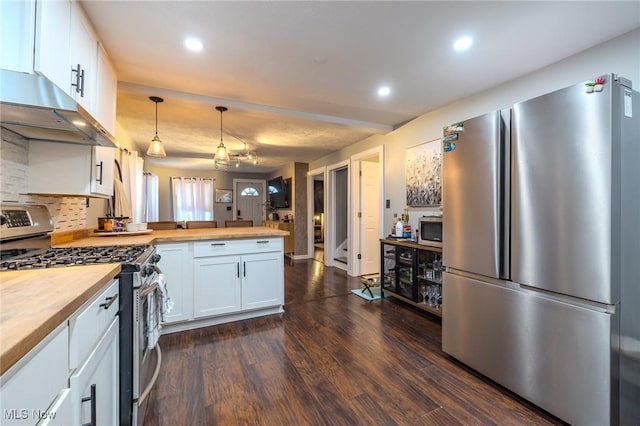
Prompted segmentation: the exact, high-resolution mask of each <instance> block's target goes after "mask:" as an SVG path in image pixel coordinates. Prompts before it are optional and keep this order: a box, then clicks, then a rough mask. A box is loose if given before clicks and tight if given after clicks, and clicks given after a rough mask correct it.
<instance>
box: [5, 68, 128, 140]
mask: <svg viewBox="0 0 640 426" xmlns="http://www.w3.org/2000/svg"><path fill="white" fill-rule="evenodd" d="M0 126H1V127H2V131H3V132H5V131H9V132H13V133H15V134H18V135H20V136H22V137H24V138H26V139H29V140H35V141H48V142H66V143H76V144H83V145H102V146H109V147H115V146H116V143H115V138H114V137H113V136H112V135H111V134H110V133H109V132H107V131H106V130H105V129H104V127H102V126H101V125H100V123H98V121H97V120H96V119H95V118H93V117H92V116H91V115H90V114H89V113H88V112H87V111H85V109H84V108H82V107H81V106H80V105H79V104H78V103H77V102H76V101H75V100H74V99H72V98H71V97H70V96H69V95H67V94H66V93H65V92H64V91H62V90H61V89H60V88H59V87H57V86H56V85H55V84H53V83H52V82H50V81H49V80H47V79H46V78H45V77H43V76H41V75H37V74H27V73H22V72H16V71H8V70H0Z"/></svg>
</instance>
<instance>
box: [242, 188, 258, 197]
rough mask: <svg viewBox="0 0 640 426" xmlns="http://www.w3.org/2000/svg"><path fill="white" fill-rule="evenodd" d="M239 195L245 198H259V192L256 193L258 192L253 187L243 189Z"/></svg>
mask: <svg viewBox="0 0 640 426" xmlns="http://www.w3.org/2000/svg"><path fill="white" fill-rule="evenodd" d="M240 195H242V196H245V197H259V196H260V192H258V190H257V189H255V188H254V187H251V186H247V187H246V188H245V189H243V190H242V192H241V193H240Z"/></svg>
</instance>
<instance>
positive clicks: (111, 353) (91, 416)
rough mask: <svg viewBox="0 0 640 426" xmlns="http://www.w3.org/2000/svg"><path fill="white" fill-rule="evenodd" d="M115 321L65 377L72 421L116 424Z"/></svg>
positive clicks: (81, 423) (116, 330)
mask: <svg viewBox="0 0 640 426" xmlns="http://www.w3.org/2000/svg"><path fill="white" fill-rule="evenodd" d="M118 324H119V321H118V318H117V317H115V318H114V320H113V322H112V323H111V325H110V326H109V328H108V329H107V332H106V333H105V335H104V336H103V337H102V339H101V340H100V342H99V343H98V346H96V348H95V349H94V351H93V352H91V354H90V355H89V358H87V360H86V362H85V363H84V364H83V365H82V367H81V368H80V369H78V370H76V372H75V373H74V374H73V375H72V376H71V378H70V379H69V383H70V385H71V399H72V406H73V422H72V424H75V425H83V424H92V425H115V424H118V419H119V416H118V400H119V397H118V389H119V381H118V365H119V354H118Z"/></svg>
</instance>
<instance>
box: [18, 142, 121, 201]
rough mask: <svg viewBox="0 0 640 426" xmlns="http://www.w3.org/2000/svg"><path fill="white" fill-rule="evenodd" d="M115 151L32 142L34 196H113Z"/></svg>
mask: <svg viewBox="0 0 640 426" xmlns="http://www.w3.org/2000/svg"><path fill="white" fill-rule="evenodd" d="M114 165H115V148H109V147H103V146H88V145H74V144H64V143H56V144H53V143H49V142H36V141H31V142H30V143H29V179H28V181H29V184H28V192H29V193H31V194H51V195H69V196H83V197H110V196H112V195H113V179H114Z"/></svg>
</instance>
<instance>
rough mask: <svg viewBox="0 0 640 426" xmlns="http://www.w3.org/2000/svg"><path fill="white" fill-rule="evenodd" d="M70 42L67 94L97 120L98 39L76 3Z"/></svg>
mask: <svg viewBox="0 0 640 426" xmlns="http://www.w3.org/2000/svg"><path fill="white" fill-rule="evenodd" d="M70 41H71V43H70V46H71V49H70V51H69V60H70V63H71V80H70V83H69V84H70V91H71V93H70V95H71V97H72V98H74V99H75V100H76V101H77V102H78V103H79V104H80V105H82V106H83V108H84V109H86V110H87V111H88V112H89V114H91V115H92V116H94V117H96V118H98V119H99V117H98V116H97V114H96V104H97V102H98V101H97V99H98V97H97V88H98V86H99V85H98V83H97V82H98V78H97V74H98V73H97V69H98V39H97V37H96V35H95V33H94V32H93V28H92V27H91V24H90V23H89V21H88V19H87V17H86V16H85V14H84V12H83V11H82V8H81V7H80V3H78V2H72V3H71V34H70ZM99 121H100V120H99Z"/></svg>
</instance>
